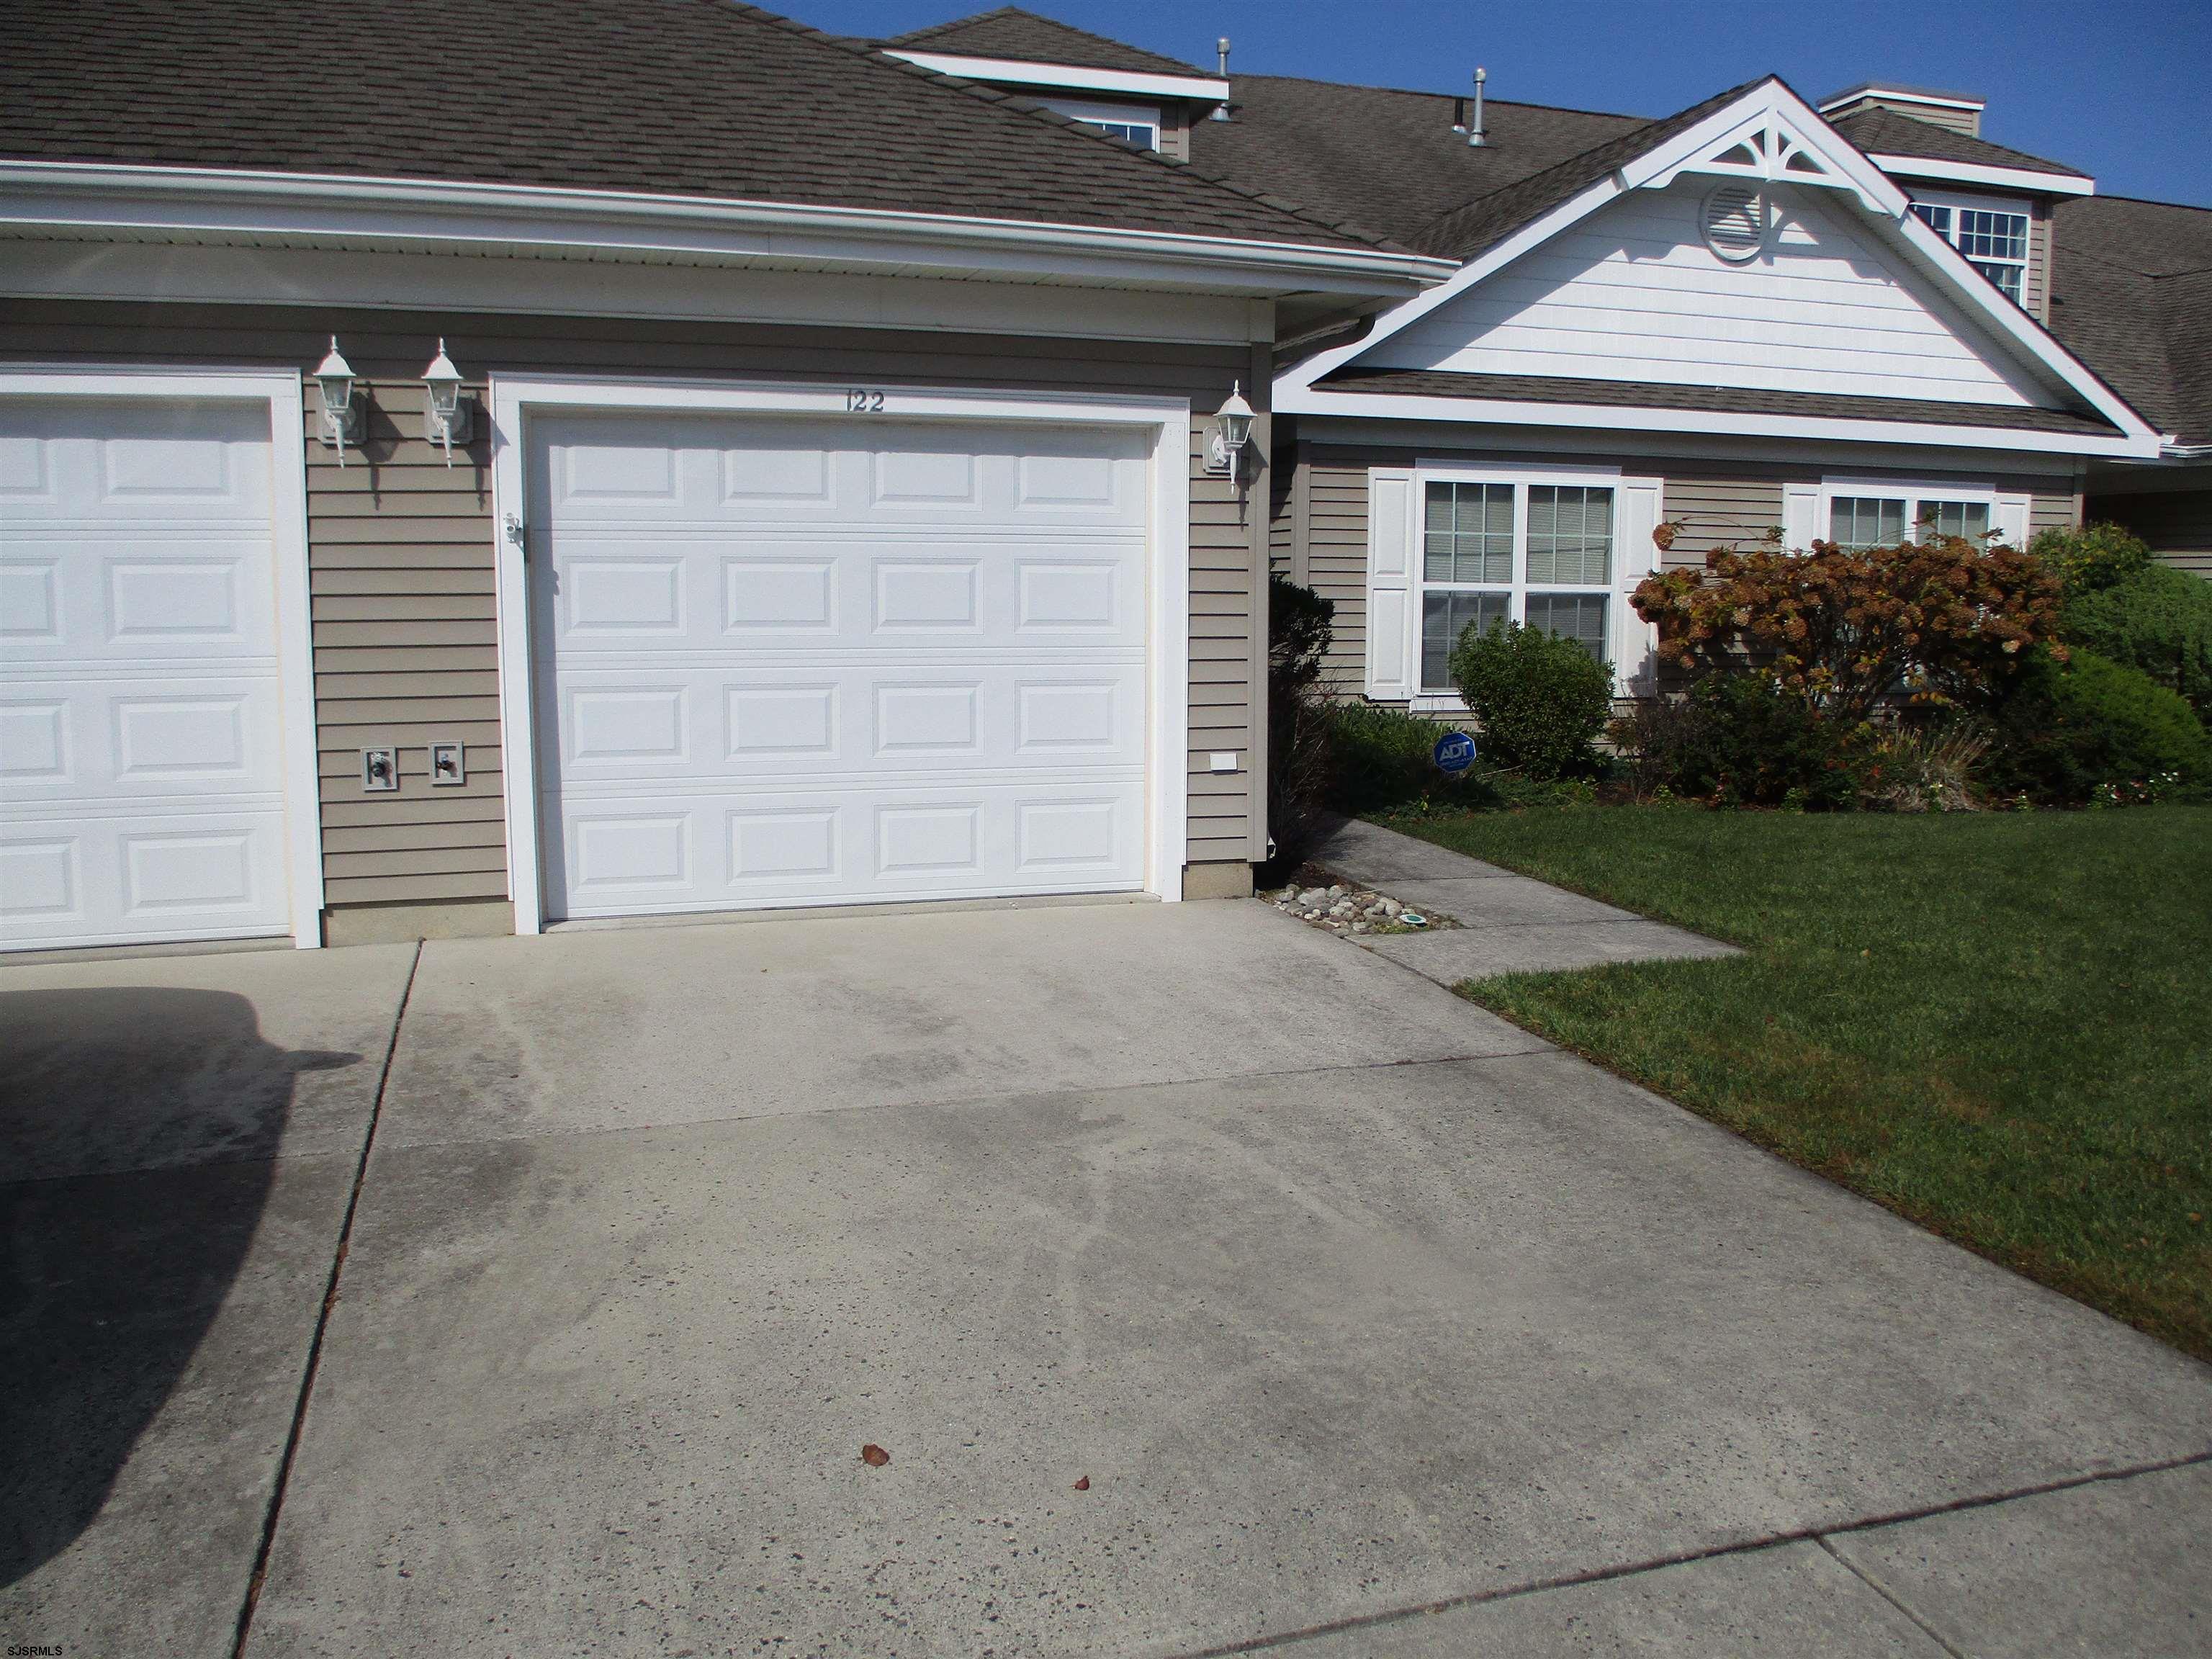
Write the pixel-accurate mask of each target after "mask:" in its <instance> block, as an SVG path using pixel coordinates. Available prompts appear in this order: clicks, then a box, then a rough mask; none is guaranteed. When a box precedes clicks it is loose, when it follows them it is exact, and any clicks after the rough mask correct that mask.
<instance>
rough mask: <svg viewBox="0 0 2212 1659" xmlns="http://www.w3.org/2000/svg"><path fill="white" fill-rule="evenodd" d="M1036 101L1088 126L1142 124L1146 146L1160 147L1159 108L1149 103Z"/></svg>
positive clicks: (1071, 99) (1057, 113)
mask: <svg viewBox="0 0 2212 1659" xmlns="http://www.w3.org/2000/svg"><path fill="white" fill-rule="evenodd" d="M1037 102H1039V103H1040V104H1042V105H1043V106H1045V107H1046V108H1047V109H1048V110H1050V111H1051V112H1053V113H1054V114H1055V115H1065V116H1066V117H1067V118H1068V119H1070V120H1071V121H1081V122H1084V123H1085V124H1086V125H1090V126H1094V127H1141V128H1142V129H1144V131H1146V134H1147V135H1149V136H1148V137H1146V139H1145V140H1144V144H1145V148H1146V149H1158V148H1159V147H1160V129H1161V127H1162V126H1163V125H1164V123H1163V122H1162V121H1161V119H1160V112H1159V111H1158V109H1157V108H1155V107H1154V106H1152V105H1150V104H1105V103H1099V102H1097V100H1093V99H1089V98H1040V99H1038V100H1037ZM1119 136H1120V135H1118V134H1116V135H1115V137H1119Z"/></svg>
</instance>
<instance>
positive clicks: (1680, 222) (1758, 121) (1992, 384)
mask: <svg viewBox="0 0 2212 1659" xmlns="http://www.w3.org/2000/svg"><path fill="white" fill-rule="evenodd" d="M1722 181H1729V182H1732V183H1735V185H1737V186H1738V188H1739V189H1741V190H1744V191H1751V190H1757V191H1759V192H1760V193H1761V195H1762V197H1763V198H1764V199H1765V201H1766V202H1767V203H1768V204H1769V205H1770V211H1771V212H1772V213H1773V214H1774V215H1776V216H1778V219H1779V222H1780V229H1779V231H1778V233H1777V234H1774V235H1773V236H1771V237H1770V239H1769V240H1767V242H1766V243H1765V246H1764V247H1763V248H1762V250H1761V252H1760V253H1759V256H1758V257H1757V258H1755V259H1753V260H1752V261H1750V262H1748V264H1750V265H1751V266H1752V267H1753V268H1750V269H1747V268H1745V264H1743V263H1741V262H1729V261H1723V259H1722V258H1720V256H1719V255H1718V254H1717V252H1714V251H1713V250H1712V249H1711V247H1709V246H1705V239H1704V235H1703V228H1702V223H1701V221H1700V219H1699V216H1698V211H1697V210H1698V208H1699V207H1700V206H1701V205H1702V204H1703V203H1704V202H1705V197H1706V195H1707V193H1708V192H1709V191H1711V190H1712V189H1713V188H1714V187H1715V186H1716V185H1717V184H1718V183H1720V182H1722ZM1498 195H1499V196H1500V197H1506V198H1508V199H1506V200H1504V201H1503V202H1500V201H1497V200H1494V199H1493V200H1489V201H1486V202H1479V203H1476V204H1471V205H1470V207H1469V208H1468V209H1467V210H1461V211H1460V212H1458V213H1455V214H1454V215H1449V216H1446V217H1445V219H1444V220H1443V221H1440V222H1439V224H1438V226H1437V228H1434V229H1435V234H1446V233H1447V232H1449V234H1453V235H1455V236H1456V237H1458V238H1459V239H1461V240H1462V241H1463V243H1464V244H1465V245H1466V246H1468V248H1469V249H1470V250H1471V251H1472V252H1473V257H1472V258H1469V260H1468V264H1465V265H1464V266H1463V267H1462V270H1461V271H1460V273H1459V275H1458V276H1455V278H1453V279H1452V281H1450V282H1449V283H1445V284H1443V286H1441V287H1440V288H1437V289H1431V290H1430V291H1429V292H1428V293H1426V294H1424V295H1419V296H1418V297H1416V298H1414V299H1413V300H1409V301H1406V302H1404V303H1403V304H1401V306H1399V307H1396V308H1395V310H1393V311H1391V312H1389V313H1385V314H1384V315H1383V317H1382V318H1381V319H1378V321H1377V322H1376V325H1375V326H1374V328H1373V329H1372V330H1371V331H1370V332H1369V333H1368V334H1367V336H1366V337H1364V338H1362V339H1360V340H1358V341H1354V342H1352V343H1347V344H1345V345H1341V346H1338V347H1335V348H1333V349H1328V350H1325V351H1322V352H1318V353H1316V355H1315V356H1312V357H1310V358H1309V359H1307V360H1306V361H1305V362H1302V363H1300V364H1299V365H1297V367H1296V368H1292V369H1291V370H1290V371H1289V372H1288V373H1286V374H1285V375H1284V376H1283V377H1282V379H1281V380H1280V381H1279V383H1278V386H1277V402H1276V406H1277V408H1278V409H1279V410H1285V411H1288V412H1314V413H1320V412H1353V411H1352V410H1338V409H1337V406H1336V405H1335V404H1334V403H1333V402H1332V401H1331V398H1332V394H1330V393H1329V392H1328V389H1327V387H1326V386H1322V385H1321V384H1320V383H1321V382H1323V381H1324V380H1326V379H1327V377H1328V376H1329V375H1331V374H1334V373H1336V372H1337V371H1339V370H1342V369H1345V368H1348V367H1350V366H1352V365H1355V364H1357V365H1359V366H1361V367H1363V368H1368V367H1371V368H1378V369H1383V368H1399V369H1410V370H1413V371H1417V372H1423V373H1439V372H1440V373H1446V374H1483V375H1486V376H1492V377H1503V378H1506V379H1514V378H1519V379H1524V380H1528V379H1533V380H1551V379H1569V380H1571V379H1575V378H1584V379H1587V380H1589V381H1590V382H1591V383H1592V384H1593V386H1596V385H1601V384H1617V383H1620V382H1622V381H1625V380H1631V379H1632V378H1633V379H1634V380H1636V381H1638V382H1649V383H1654V384H1660V385H1667V384H1674V385H1683V386H1688V385H1699V386H1707V387H1712V386H1725V387H1729V388H1735V389H1740V390H1741V389H1747V390H1757V391H1763V392H1774V393H1786V394H1790V395H1798V396H1821V395H1837V396H1848V397H1851V398H1859V399H1862V400H1867V399H1871V400H1876V401H1880V402H1887V403H1893V404H1929V403H1933V404H1942V403H1945V402H1948V403H1953V404H1959V405H1960V406H1962V407H1963V406H1966V405H1969V404H1971V405H1974V406H1978V407H1984V408H1986V407H1992V406H1994V407H2005V406H2011V407H2016V408H2020V409H2022V410H2028V409H2035V408H2042V409H2068V408H2073V409H2081V410H2088V411H2090V412H2093V414H2094V415H2095V416H2098V417H2100V418H2101V419H2103V420H2105V421H2108V422H2111V423H2112V425H2113V426H2115V427H2117V428H2119V430H2120V433H2121V434H2122V435H2124V436H2123V438H2122V441H2123V442H2124V444H2126V445H2127V446H2130V448H2129V449H2128V452H2127V453H2139V452H2140V453H2154V451H2155V447H2156V439H2155V435H2154V434H2152V433H2150V432H2149V431H2148V428H2145V427H2144V426H2143V424H2142V421H2141V419H2140V418H2139V417H2138V416H2136V414H2135V413H2134V411H2133V410H2130V409H2129V408H2128V406H2127V404H2125V403H2124V401H2122V400H2121V399H2120V398H2118V397H2116V396H2115V395H2114V394H2113V393H2112V391H2111V389H2110V388H2108V387H2106V386H2104V385H2103V384H2102V383H2101V382H2100V381H2099V380H2097V379H2096V378H2095V376H2094V375H2093V374H2089V373H2088V372H2087V370H2086V369H2085V368H2082V366H2081V364H2080V363H2079V362H2077V361H2075V359H2074V358H2072V357H2071V356H2069V355H2068V354H2067V353H2066V352H2065V350H2064V349H2063V348H2062V347H2060V346H2059V345H2058V343H2057V342H2056V341H2055V340H2053V339H2052V338H2051V337H2050V336H2049V335H2047V334H2046V333H2045V332H2044V331H2042V330H2041V329H2040V328H2039V327H2038V326H2037V325H2035V323H2034V322H2033V320H2032V319H2029V318H2028V317H2027V315H2026V313H2022V312H2021V311H2020V310H2019V309H2018V308H2017V307H2015V306H2013V305H2012V304H2011V302H2010V301H2007V300H2006V299H2005V298H2004V297H2003V296H2002V295H2000V294H1998V293H1997V292H1996V289H1994V288H1992V287H1991V286H1990V284H1989V283H1986V282H1985V281H1984V280H1983V279H1982V278H1981V277H1980V276H1978V275H1976V274H1975V273H1974V271H1973V270H1972V267H1970V266H1969V265H1968V264H1966V261H1965V260H1964V259H1963V258H1960V255H1959V253H1958V252H1957V250H1956V249H1954V248H1953V247H1952V246H1950V245H1949V244H1948V243H1947V242H1945V241H1944V240H1942V238H1940V237H1938V236H1936V234H1934V233H1933V232H1932V231H1930V230H1929V228H1928V227H1927V226H1926V225H1924V224H1923V223H1922V222H1920V221H1919V220H1918V219H1917V217H1915V216H1913V215H1912V214H1911V211H1910V203H1909V202H1908V200H1907V198H1906V197H1905V195H1904V193H1903V192H1902V191H1899V189H1898V187H1897V186H1896V185H1895V184H1894V183H1893V182H1892V181H1891V180H1890V179H1887V177H1885V176H1884V175H1883V174H1882V173H1881V171H1880V170H1879V169H1878V168H1876V167H1875V166H1874V165H1873V164H1872V163H1871V162H1870V161H1868V159H1867V158H1866V157H1865V156H1864V155H1862V154H1861V153H1860V152H1859V151H1857V149H1853V148H1852V147H1851V146H1850V144H1849V143H1846V142H1844V140H1843V138H1842V137H1840V136H1839V135H1838V133H1837V132H1836V131H1835V130H1834V129H1833V128H1832V127H1830V126H1829V125H1827V124H1826V122H1825V121H1823V120H1822V119H1821V118H1820V116H1819V115H1818V114H1817V113H1816V112H1814V111H1813V110H1812V109H1811V107H1810V106H1808V105H1807V104H1806V103H1805V102H1804V100H1802V99H1800V98H1799V97H1798V96H1797V95H1796V93H1794V92H1792V91H1791V90H1790V88H1789V87H1788V86H1786V85H1785V84H1784V83H1783V82H1781V81H1780V80H1778V79H1777V78H1774V77H1771V76H1770V77H1767V78H1766V79H1765V80H1763V81H1760V82H1756V83H1753V85H1751V86H1749V87H1747V88H1737V89H1736V90H1735V91H1734V92H1732V93H1729V94H1723V95H1722V96H1721V97H1719V98H1717V99H1713V100H1707V101H1706V102H1705V103H1704V104H1702V105H1699V106H1693V107H1692V109H1690V110H1686V111H1684V112H1682V113H1681V114H1680V115H1678V116H1674V117H1671V118H1668V119H1667V120H1665V121H1662V122H1655V123H1652V124H1650V126H1648V127H1646V128H1644V129H1640V130H1638V131H1636V132H1633V133H1629V134H1624V135H1622V136H1620V137H1618V138H1616V139H1614V140H1612V141H1609V142H1608V143H1606V144H1604V145H1601V146H1600V147H1598V149H1595V150H1594V151H1592V152H1590V153H1589V154H1588V155H1583V156H1581V157H1576V158H1571V160H1570V161H1566V162H1563V163H1561V164H1560V165H1559V167H1556V168H1554V169H1552V170H1551V171H1550V173H1548V174H1545V175H1538V176H1535V177H1533V178H1531V179H1527V180H1524V181H1522V183H1521V184H1520V185H1516V186H1514V187H1512V188H1511V189H1510V190H1508V191H1501V192H1498ZM1429 245H1430V246H1437V243H1436V242H1435V241H1434V240H1430V243H1429ZM1732 263H1733V264H1734V266H1735V268H1734V269H1733V270H1729V271H1728V272H1727V273H1726V276H1727V279H1728V280H1717V268H1719V267H1722V266H1723V265H1726V264H1732ZM1839 330H1841V331H1844V333H1838V331H1839ZM1847 336H1848V337H1851V338H1853V339H1855V340H1856V341H1857V343H1858V349H1857V351H1856V353H1854V350H1853V348H1852V347H1850V346H1847V345H1845V344H1844V343H1843V342H1844V338H1845V337H1847ZM1915 353H1926V354H1931V355H1932V356H1933V358H1934V363H1933V365H1932V367H1933V369H1934V372H1933V373H1929V374H1924V375H1923V374H1921V373H1920V372H1919V366H1918V365H1917V364H1916V363H1915V362H1912V361H1911V359H1912V356H1913V354H1915ZM1854 356H1856V357H1857V362H1854ZM1416 400H1417V401H1418V399H1416ZM1401 412H1405V411H1401ZM1417 412H1418V411H1417ZM1432 417H1433V418H1440V419H1442V418H1465V416H1464V415H1460V414H1455V413H1453V412H1452V411H1450V410H1449V409H1440V410H1436V411H1433V416H1432ZM1647 424H1648V422H1647Z"/></svg>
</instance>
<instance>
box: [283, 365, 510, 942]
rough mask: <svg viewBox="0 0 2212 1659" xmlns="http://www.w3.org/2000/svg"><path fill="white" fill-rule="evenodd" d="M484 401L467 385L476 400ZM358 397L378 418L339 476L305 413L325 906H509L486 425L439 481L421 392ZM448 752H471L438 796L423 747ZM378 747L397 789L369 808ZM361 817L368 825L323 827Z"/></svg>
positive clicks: (407, 384)
mask: <svg viewBox="0 0 2212 1659" xmlns="http://www.w3.org/2000/svg"><path fill="white" fill-rule="evenodd" d="M470 392H471V395H472V396H474V397H475V398H477V400H478V401H479V403H481V400H482V397H483V386H482V385H481V384H480V383H479V384H477V385H476V386H471V388H470ZM356 396H361V397H365V398H366V399H367V407H368V409H369V410H372V411H374V412H373V414H372V416H371V417H370V421H369V424H368V428H367V430H366V432H365V434H364V437H365V439H366V443H365V446H364V447H363V448H362V449H360V450H349V451H348V453H347V455H346V464H345V465H343V466H340V465H338V457H337V451H335V450H333V449H331V447H329V446H328V445H326V444H325V443H324V442H323V441H322V435H321V409H320V400H319V398H317V397H316V396H315V395H314V393H313V392H312V391H311V392H309V394H308V396H307V400H306V401H307V412H306V417H307V566H308V576H307V582H308V593H309V596H310V597H309V607H310V615H311V616H312V617H313V630H314V633H313V637H314V647H315V655H314V662H315V738H316V749H317V750H318V754H317V769H318V770H319V773H320V775H321V781H322V813H323V880H324V887H325V899H326V902H328V903H330V904H331V905H332V906H333V907H342V906H345V905H349V904H359V903H394V902H409V901H413V902H424V901H428V900H435V899H501V898H505V897H506V896H507V835H506V824H505V823H504V820H503V817H502V816H501V811H502V791H501V775H500V703H499V653H498V621H497V617H496V614H495V609H494V599H493V592H492V580H493V573H492V524H491V473H490V461H491V444H490V439H489V434H488V430H487V422H483V421H482V420H478V421H477V430H476V431H475V433H474V434H473V435H472V437H471V443H470V445H469V447H467V448H466V449H465V450H461V449H457V450H456V451H455V452H454V455H453V465H452V466H451V467H448V466H447V465H446V459H445V452H444V451H443V450H442V449H441V448H439V447H436V446H435V445H432V444H430V443H428V442H426V441H424V439H423V436H422V431H423V421H422V382H421V381H420V380H416V379H412V378H408V379H398V378H377V379H374V380H368V381H366V382H365V383H364V386H363V388H362V391H361V392H357V393H356ZM447 742H459V743H462V744H466V745H467V749H466V751H465V755H466V763H467V771H468V781H467V783H466V784H465V785H463V786H461V787H451V786H448V787H440V788H435V789H434V788H432V787H431V786H430V781H429V776H428V769H429V745H430V744H433V743H447ZM384 744H396V745H397V746H398V749H399V751H400V754H399V761H400V765H399V789H398V793H396V794H392V795H368V794H364V793H362V787H361V751H362V750H363V749H365V748H373V747H380V746H382V745H384ZM356 804H358V805H363V806H366V807H367V808H368V811H365V812H363V813H362V814H360V817H361V819H362V821H360V822H353V823H347V822H338V821H335V820H334V818H333V816H332V815H333V813H334V812H337V811H339V810H340V809H341V808H343V807H345V806H348V805H356ZM344 816H347V817H350V816H353V815H351V814H345V815H344Z"/></svg>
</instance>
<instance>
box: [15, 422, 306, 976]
mask: <svg viewBox="0 0 2212 1659" xmlns="http://www.w3.org/2000/svg"><path fill="white" fill-rule="evenodd" d="M269 432H270V428H269V404H267V403H266V402H265V401H264V402H260V403H258V404H243V403H228V404H226V403H197V402H192V401H185V400H165V401H160V402H155V401H151V400H146V401H140V400H134V399H129V398H85V397H67V398H0V945H6V946H9V947H17V948H21V947H39V946H64V945H114V944H123V943H131V942H137V941H144V940H161V939H213V938H235V937H242V936H248V935H254V934H280V933H286V932H288V931H289V926H290V921H289V895H288V892H287V890H286V885H285V876H284V870H285V860H284V785H283V741H282V732H281V730H280V726H281V701H280V697H279V694H278V652H277V641H276V584H275V573H274V568H273V560H272V537H271V533H270V506H271V489H270V482H271V481H270V439H269Z"/></svg>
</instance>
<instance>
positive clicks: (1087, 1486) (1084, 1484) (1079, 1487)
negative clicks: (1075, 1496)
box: [1075, 1474, 1091, 1492]
mask: <svg viewBox="0 0 2212 1659" xmlns="http://www.w3.org/2000/svg"><path fill="white" fill-rule="evenodd" d="M1075 1489H1076V1491H1078V1492H1089V1491H1090V1490H1091V1477H1090V1476H1089V1475H1087V1474H1086V1475H1085V1476H1084V1477H1083V1478H1082V1479H1081V1480H1079V1481H1077V1482H1076V1483H1075Z"/></svg>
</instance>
